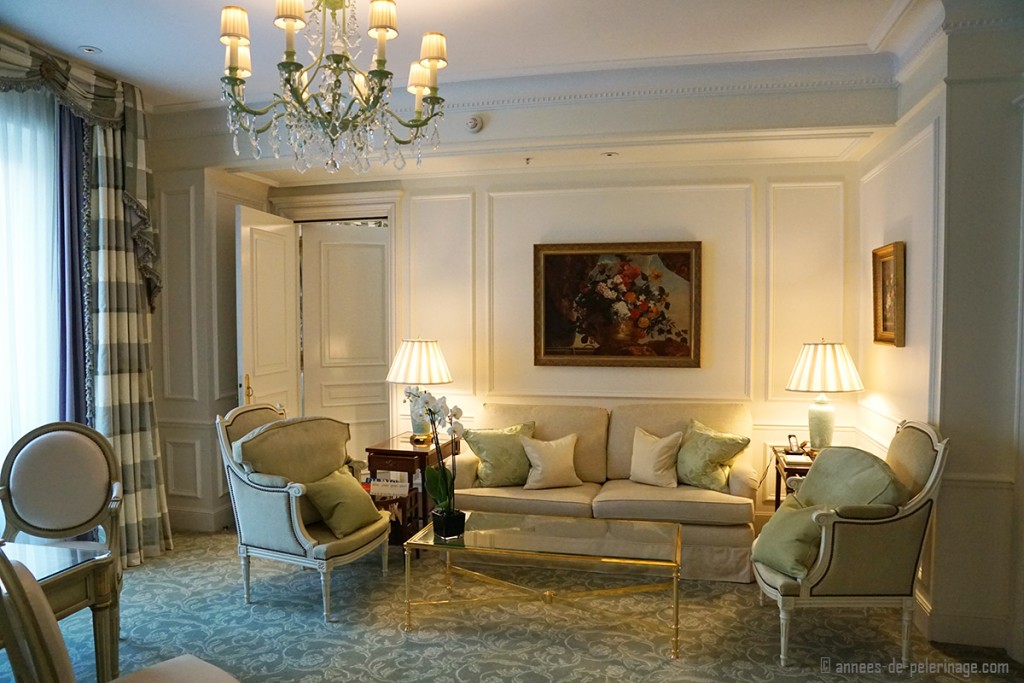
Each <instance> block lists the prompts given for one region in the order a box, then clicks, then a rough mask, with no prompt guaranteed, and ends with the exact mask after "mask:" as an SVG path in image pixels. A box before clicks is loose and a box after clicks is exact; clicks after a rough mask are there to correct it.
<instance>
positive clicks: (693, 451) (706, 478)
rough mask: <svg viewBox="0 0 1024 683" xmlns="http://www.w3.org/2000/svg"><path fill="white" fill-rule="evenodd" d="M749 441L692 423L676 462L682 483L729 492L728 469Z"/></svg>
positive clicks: (691, 421)
mask: <svg viewBox="0 0 1024 683" xmlns="http://www.w3.org/2000/svg"><path fill="white" fill-rule="evenodd" d="M749 443H750V439H748V438H747V437H745V436H736V435H735V434H725V433H722V432H716V431H715V430H714V429H712V428H711V427H708V426H706V425H703V424H701V423H700V422H698V421H697V420H690V424H689V426H688V427H687V428H686V434H685V435H684V436H683V445H682V447H681V448H680V449H679V456H678V458H677V459H676V474H678V475H679V481H681V482H682V483H684V484H689V485H690V486H698V487H700V488H702V489H711V490H712V491H721V492H722V493H728V492H729V476H728V475H729V467H730V466H731V465H732V463H733V461H734V460H735V459H736V456H738V455H739V454H740V453H741V452H742V451H743V449H744V448H746V447H747V444H749Z"/></svg>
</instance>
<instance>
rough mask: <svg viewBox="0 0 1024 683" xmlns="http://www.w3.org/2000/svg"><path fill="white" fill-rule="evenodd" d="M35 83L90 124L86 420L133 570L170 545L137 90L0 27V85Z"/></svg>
mask: <svg viewBox="0 0 1024 683" xmlns="http://www.w3.org/2000/svg"><path fill="white" fill-rule="evenodd" d="M38 88H47V89H49V90H50V91H52V92H53V93H54V95H56V97H57V98H58V99H59V100H60V101H61V103H63V104H64V105H66V106H67V107H68V108H70V109H71V110H72V111H73V112H74V113H75V114H76V115H77V116H80V117H81V118H83V119H84V120H85V121H86V122H87V123H88V124H89V125H90V126H91V129H92V130H91V133H92V134H91V136H90V137H91V141H89V142H91V155H90V156H91V160H90V164H89V166H88V169H89V172H88V175H89V183H88V186H89V199H88V202H87V204H86V208H85V213H86V218H85V223H86V225H87V226H88V238H87V242H88V244H87V246H86V248H87V250H88V258H86V259H85V261H84V265H85V270H86V271H87V272H86V273H84V276H83V277H84V279H85V281H86V282H88V283H89V285H88V286H87V287H86V288H85V298H86V302H85V308H86V310H87V311H88V318H89V320H88V323H87V324H86V326H85V327H86V340H87V341H86V358H85V364H86V375H87V377H86V378H85V381H86V388H87V391H86V394H87V395H86V402H87V406H86V410H87V421H88V423H89V424H91V425H92V426H93V427H95V428H96V429H97V430H98V431H99V432H100V433H102V434H103V435H104V436H106V437H107V438H108V439H110V442H111V444H112V446H113V450H114V454H115V456H116V457H117V459H118V462H119V463H120V465H121V482H122V486H123V489H124V502H123V504H122V514H121V525H122V527H121V533H122V538H121V552H122V556H121V561H122V564H123V565H124V566H133V565H137V564H140V563H142V561H143V560H144V559H145V558H146V557H147V556H154V555H159V554H161V553H162V552H163V551H164V550H169V549H171V548H172V542H171V527H170V517H169V516H168V513H167V498H166V493H165V488H164V481H163V467H162V464H161V455H160V440H159V435H158V434H157V426H156V424H157V421H156V415H155V413H154V409H153V372H152V365H151V361H150V340H151V314H152V310H153V305H154V302H155V300H156V296H157V294H158V293H159V290H160V275H159V271H158V268H157V264H158V260H159V259H158V241H157V232H156V230H155V227H154V225H153V224H152V222H151V221H150V219H149V179H148V177H149V170H148V168H147V165H146V154H145V139H146V130H145V118H144V116H143V107H142V96H141V93H140V92H139V91H138V90H136V89H135V88H134V87H133V86H131V85H129V84H127V83H124V82H121V81H117V80H114V79H111V78H108V77H105V76H102V75H100V74H97V73H95V72H93V71H92V70H90V69H88V68H85V67H83V66H81V65H76V64H72V63H70V62H68V61H67V60H63V59H61V58H59V57H56V56H54V55H50V54H48V53H46V52H45V51H42V50H40V49H38V48H36V47H35V46H32V45H30V44H28V43H26V42H25V41H23V40H21V39H19V38H17V37H15V36H11V35H9V34H5V33H3V32H0V90H31V89H38ZM87 146H90V145H87Z"/></svg>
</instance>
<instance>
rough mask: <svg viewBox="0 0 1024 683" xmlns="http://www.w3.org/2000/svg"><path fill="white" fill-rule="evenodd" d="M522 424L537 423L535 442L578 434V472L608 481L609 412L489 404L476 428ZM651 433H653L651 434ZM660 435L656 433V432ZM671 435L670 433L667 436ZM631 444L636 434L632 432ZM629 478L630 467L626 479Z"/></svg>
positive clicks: (585, 478) (583, 476) (589, 408)
mask: <svg viewBox="0 0 1024 683" xmlns="http://www.w3.org/2000/svg"><path fill="white" fill-rule="evenodd" d="M522 422H534V423H535V424H536V427H535V428H534V431H533V438H534V439H541V440H543V441H554V440H555V439H560V438H562V437H563V436H566V435H568V434H576V435H577V437H578V440H577V442H576V454H575V456H574V458H575V463H574V466H575V470H576V475H577V476H578V477H579V478H580V479H582V480H583V481H591V482H596V483H598V484H600V483H603V482H604V480H605V479H606V478H607V475H606V472H607V467H606V461H607V451H606V449H605V446H606V445H607V442H608V411H607V410H605V409H604V408H598V407H595V406H565V405H515V404H510V403H487V404H484V408H483V410H482V411H480V414H479V415H477V418H476V421H475V424H474V426H475V427H478V428H484V427H508V426H509V425H514V424H519V423H522ZM648 431H650V430H648ZM653 433H657V432H653ZM664 433H666V434H667V433H668V432H664ZM629 438H630V440H631V441H630V443H631V444H632V438H633V432H632V431H630V436H629ZM628 476H629V465H628V464H627V466H626V473H625V474H623V475H622V477H623V478H624V479H625V478H626V477H628Z"/></svg>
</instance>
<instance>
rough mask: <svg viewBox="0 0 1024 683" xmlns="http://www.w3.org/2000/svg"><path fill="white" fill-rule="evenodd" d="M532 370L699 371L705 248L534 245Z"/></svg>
mask: <svg viewBox="0 0 1024 683" xmlns="http://www.w3.org/2000/svg"><path fill="white" fill-rule="evenodd" d="M533 256H534V306H533V315H534V354H533V361H534V365H589V366H623V367H645V366H646V367H676V368H699V367H700V319H701V308H700V307H701V283H700V280H701V243H700V242H629V243H616V242H605V243H596V244H535V245H534V246H533Z"/></svg>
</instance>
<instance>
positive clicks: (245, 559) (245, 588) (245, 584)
mask: <svg viewBox="0 0 1024 683" xmlns="http://www.w3.org/2000/svg"><path fill="white" fill-rule="evenodd" d="M241 560H242V592H243V593H244V594H245V604H247V605H248V604H249V602H250V596H249V556H248V555H245V554H243V555H242V556H241Z"/></svg>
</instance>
